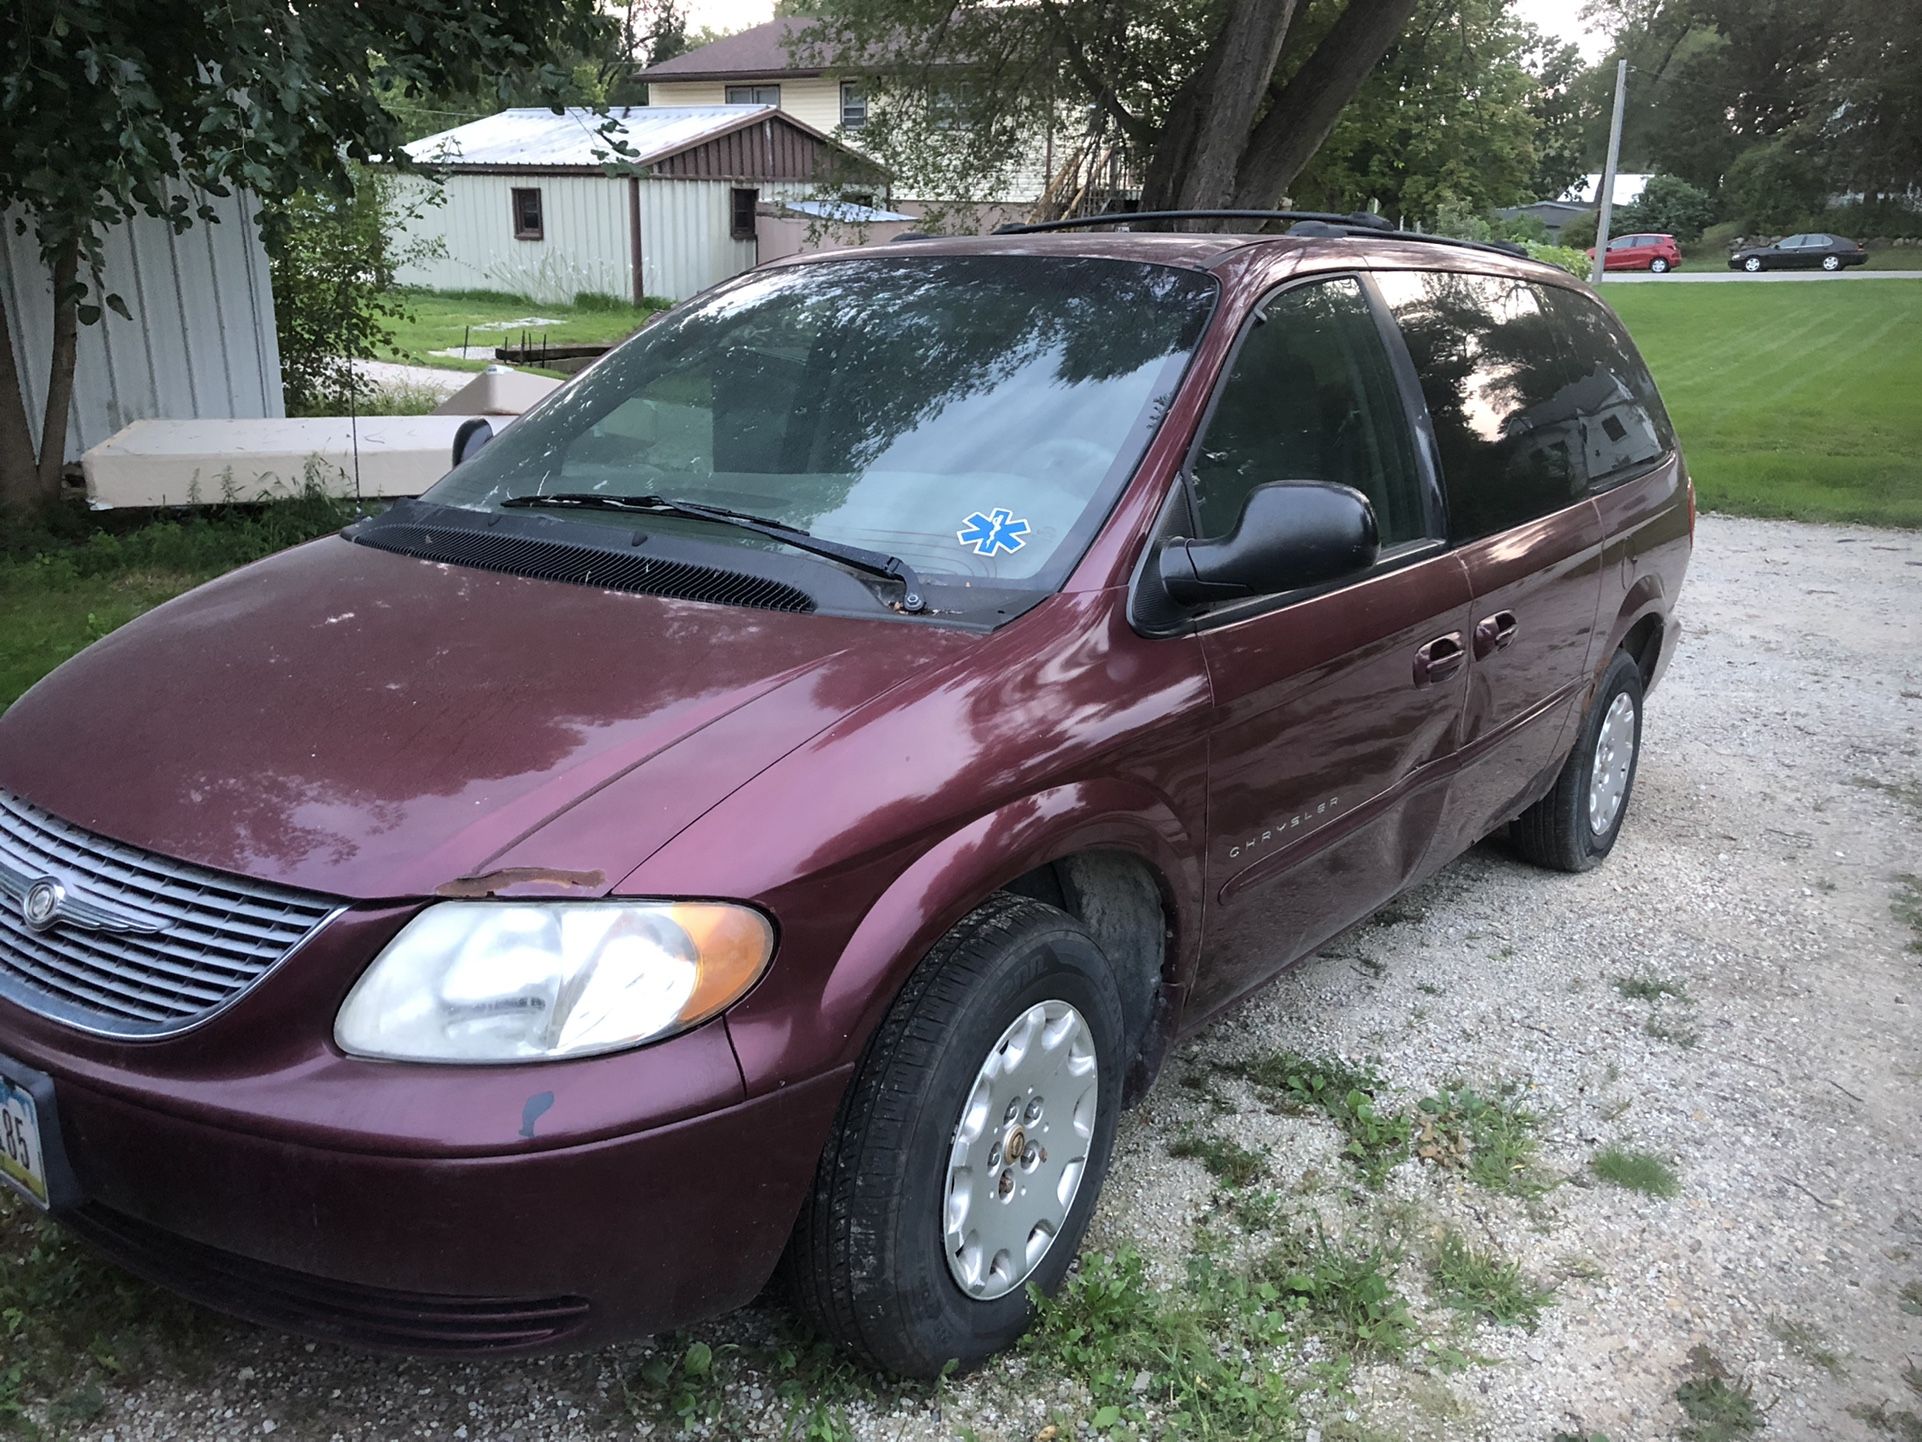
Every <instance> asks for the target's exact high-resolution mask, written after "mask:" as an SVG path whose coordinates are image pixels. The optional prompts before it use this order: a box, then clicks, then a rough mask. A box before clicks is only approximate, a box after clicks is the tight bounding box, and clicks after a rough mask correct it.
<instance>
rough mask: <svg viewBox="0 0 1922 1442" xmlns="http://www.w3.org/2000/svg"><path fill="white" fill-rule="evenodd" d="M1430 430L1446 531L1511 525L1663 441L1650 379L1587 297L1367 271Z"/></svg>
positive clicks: (1493, 280) (1460, 533)
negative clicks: (1405, 356)
mask: <svg viewBox="0 0 1922 1442" xmlns="http://www.w3.org/2000/svg"><path fill="white" fill-rule="evenodd" d="M1376 280H1377V282H1378V283H1379V284H1380V286H1381V289H1382V293H1383V295H1384V296H1385V297H1386V298H1387V300H1388V303H1389V306H1390V307H1391V308H1392V309H1393V311H1394V313H1395V318H1396V319H1397V320H1398V321H1399V322H1400V323H1401V327H1402V333H1403V334H1404V335H1405V336H1406V337H1407V339H1408V346H1409V351H1410V354H1411V355H1412V356H1413V359H1414V362H1415V368H1416V371H1417V372H1418V373H1419V375H1420V377H1421V386H1422V395H1423V398H1424V399H1425V400H1426V402H1427V404H1428V413H1429V416H1430V418H1431V419H1432V420H1433V422H1434V427H1435V438H1436V441H1437V443H1438V445H1439V447H1440V451H1441V463H1442V474H1443V481H1444V483H1445V485H1446V488H1447V493H1448V516H1449V526H1448V528H1449V534H1450V536H1451V537H1452V538H1453V539H1455V540H1458V541H1466V540H1473V539H1475V538H1477V537H1480V536H1487V535H1492V534H1494V533H1495V532H1497V531H1506V530H1510V529H1512V528H1513V527H1515V526H1519V525H1524V524H1526V523H1527V522H1529V521H1532V520H1534V519H1536V518H1537V517H1540V516H1545V515H1547V514H1549V513H1550V512H1552V511H1556V510H1560V509H1561V508H1562V507H1564V506H1567V505H1569V504H1571V503H1573V502H1574V501H1576V500H1578V499H1579V498H1580V497H1581V496H1583V495H1584V494H1586V493H1587V491H1588V490H1589V488H1590V487H1592V486H1603V485H1608V484H1611V483H1613V482H1614V481H1617V480H1620V479H1622V478H1624V477H1626V476H1628V475H1632V474H1634V473H1635V472H1636V471H1638V470H1642V469H1646V468H1647V467H1648V466H1649V465H1651V464H1653V463H1654V462H1655V461H1656V460H1658V459H1660V458H1661V456H1662V455H1664V454H1665V453H1666V452H1667V451H1668V450H1669V449H1670V448H1671V447H1672V446H1673V444H1674V439H1673V436H1672V434H1671V432H1670V430H1669V424H1668V416H1667V414H1666V412H1664V411H1663V409H1662V403H1661V399H1660V397H1659V396H1658V395H1657V394H1656V391H1655V383H1654V382H1653V381H1652V380H1651V379H1650V378H1649V374H1648V369H1647V367H1646V366H1644V365H1643V364H1642V359H1641V357H1640V356H1639V355H1637V354H1636V352H1635V347H1634V345H1633V344H1632V343H1631V342H1630V341H1629V339H1628V337H1627V335H1626V334H1625V333H1624V332H1623V331H1622V328H1621V323H1620V322H1619V321H1617V320H1616V319H1615V317H1614V315H1613V314H1611V313H1610V312H1609V310H1608V309H1607V308H1606V307H1605V306H1603V305H1602V304H1601V303H1600V302H1599V301H1595V300H1592V299H1590V298H1589V297H1587V296H1585V295H1582V294H1580V293H1579V292H1576V291H1571V290H1564V289H1562V288H1561V287H1559V286H1543V285H1534V284H1531V283H1529V282H1526V281H1519V280H1510V279H1507V278H1504V277H1500V276H1485V275H1457V274H1450V273H1446V272H1433V271H1431V272H1423V273H1413V272H1395V273H1380V274H1377V276H1376Z"/></svg>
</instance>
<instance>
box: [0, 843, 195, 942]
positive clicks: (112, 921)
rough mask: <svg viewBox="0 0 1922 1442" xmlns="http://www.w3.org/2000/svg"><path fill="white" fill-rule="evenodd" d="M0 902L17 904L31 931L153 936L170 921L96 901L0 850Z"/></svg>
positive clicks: (7, 904) (114, 903)
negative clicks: (58, 928) (74, 930)
mask: <svg viewBox="0 0 1922 1442" xmlns="http://www.w3.org/2000/svg"><path fill="white" fill-rule="evenodd" d="M0 905H3V906H6V907H8V908H18V913H19V916H20V920H21V921H23V922H25V923H26V925H27V929H28V930H29V931H34V932H45V931H52V930H53V929H54V928H55V927H56V926H76V927H79V928H80V929H81V930H82V931H105V932H114V933H118V934H119V935H121V936H154V935H157V934H158V933H160V932H163V931H165V930H166V929H167V928H168V927H169V926H170V925H172V923H171V922H170V921H169V920H168V919H167V918H166V917H165V916H156V915H154V914H153V913H152V912H150V911H135V910H133V909H132V908H130V907H122V906H121V905H119V904H118V903H117V902H107V901H95V900H94V899H93V898H92V897H91V896H89V895H87V894H86V893H85V892H84V891H81V892H75V891H74V890H72V889H71V888H69V887H68V886H67V884H66V883H65V882H64V881H61V880H60V879H59V878H58V877H54V876H45V875H41V874H39V873H37V872H35V871H29V870H27V868H25V867H23V866H21V865H19V864H18V863H17V862H15V861H14V860H13V859H12V858H10V857H8V856H7V854H6V853H5V852H0ZM7 924H8V925H11V923H7Z"/></svg>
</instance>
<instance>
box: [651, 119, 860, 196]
mask: <svg viewBox="0 0 1922 1442" xmlns="http://www.w3.org/2000/svg"><path fill="white" fill-rule="evenodd" d="M837 162H838V165H837ZM836 169H839V170H842V171H846V172H848V173H849V174H850V175H851V174H853V173H854V172H855V171H857V170H864V169H872V167H869V166H864V165H863V164H862V163H861V162H859V161H857V160H855V159H854V158H853V157H852V156H841V155H839V154H837V153H836V152H834V151H832V150H830V149H829V148H828V147H827V146H825V145H823V144H822V143H821V142H820V141H818V140H816V139H815V138H814V137H813V136H812V135H809V134H808V133H807V132H806V131H805V130H797V129H795V128H794V127H793V126H792V125H790V124H788V123H787V122H786V121H784V120H779V119H776V118H774V117H772V116H770V117H768V118H767V119H765V120H758V121H756V122H755V123H754V124H752V125H744V126H742V127H741V128H740V129H739V130H730V131H729V132H728V133H727V134H725V135H717V136H715V137H714V139H712V140H710V141H708V142H707V143H706V144H704V145H695V146H690V147H689V148H688V149H686V150H683V151H680V152H679V153H678V154H675V155H670V156H667V157H666V158H665V159H663V160H658V161H656V162H655V163H654V164H653V165H652V166H650V167H649V170H650V171H651V173H653V174H655V175H663V176H669V177H671V178H673V179H676V180H740V181H750V180H814V179H816V178H819V177H825V176H826V175H827V174H828V173H829V172H830V171H832V170H836Z"/></svg>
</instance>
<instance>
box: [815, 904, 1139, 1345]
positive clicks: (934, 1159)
mask: <svg viewBox="0 0 1922 1442" xmlns="http://www.w3.org/2000/svg"><path fill="white" fill-rule="evenodd" d="M1037 1017H1038V1018H1039V1019H1040V1020H1039V1023H1038V1025H1039V1027H1040V1029H1039V1030H1035V1029H1033V1026H1034V1025H1035V1024H1036V1023H1034V1020H1033V1019H1035V1018H1037ZM1024 1027H1029V1029H1028V1030H1026V1031H1024V1030H1023V1028H1024ZM1077 1027H1078V1028H1079V1029H1078V1030H1075V1029H1074V1028H1077ZM1057 1029H1061V1030H1057ZM1123 1035H1124V1032H1123V1026H1122V1014H1121V996H1120V993H1119V990H1118V989H1117V987H1116V985H1115V980H1114V974H1113V971H1112V969H1111V968H1110V967H1109V965H1108V962H1107V960H1106V958H1105V957H1103V955H1102V954H1101V951H1100V949H1099V948H1098V947H1097V946H1096V945H1095V942H1094V939H1093V938H1092V937H1091V936H1089V935H1088V933H1087V931H1086V930H1085V929H1084V928H1083V927H1082V926H1081V925H1080V923H1078V922H1077V921H1075V919H1074V918H1073V917H1071V916H1069V915H1068V914H1067V913H1066V912H1063V911H1060V910H1058V909H1057V908H1055V907H1052V906H1048V905H1046V904H1045V903H1042V902H1039V901H1034V900H1032V899H1030V898H1027V897H1021V896H1012V895H1005V894H1003V895H997V896H994V897H992V898H990V899H989V900H988V901H987V902H986V903H985V904H983V905H982V907H981V908H980V909H979V910H977V911H975V912H973V913H972V914H970V915H969V916H968V917H966V918H965V919H963V920H962V921H961V922H960V923H959V924H958V925H957V926H956V927H955V928H954V929H953V930H952V931H950V932H949V933H948V934H947V935H946V936H944V937H943V938H942V939H941V940H940V941H939V942H938V943H937V944H936V945H935V947H934V949H933V950H932V951H930V952H929V953H928V955H927V956H926V957H925V958H924V959H923V960H922V961H921V963H920V965H919V966H917V967H916V968H915V969H914V971H913V973H912V974H911V975H910V976H909V977H908V980H907V984H906V985H905V986H904V987H903V988H902V989H901V994H900V996H899V997H897V998H896V999H895V1002H894V1005H893V1007H892V1008H891V1009H890V1010H889V1012H888V1015H887V1018H886V1020H884V1021H883V1022H882V1023H881V1027H880V1030H879V1031H878V1032H876V1034H875V1036H874V1039H873V1041H872V1042H870V1043H869V1046H868V1049H867V1053H866V1055H865V1056H864V1057H863V1058H862V1060H861V1064H860V1065H859V1067H857V1068H856V1070H855V1074H854V1079H853V1080H852V1082H850V1084H849V1086H848V1092H847V1095H846V1097H844V1098H843V1100H842V1103H841V1110H840V1113H839V1115H838V1116H837V1117H836V1119H835V1126H834V1133H833V1136H832V1138H831V1139H830V1141H829V1143H828V1147H827V1150H826V1152H825V1153H824V1154H823V1155H822V1158H821V1163H820V1166H819V1168H818V1170H817V1172H816V1174H815V1180H814V1187H813V1190H812V1192H811V1193H810V1195H809V1197H808V1199H807V1202H806V1204H805V1205H804V1206H803V1208H802V1212H801V1217H800V1220H799V1221H798V1222H797V1223H796V1225H795V1229H794V1235H793V1237H792V1239H791V1240H790V1241H789V1243H788V1249H787V1255H786V1256H785V1258H784V1259H783V1263H782V1266H783V1272H784V1274H785V1278H786V1281H787V1284H788V1287H789V1290H790V1292H791V1295H792V1297H793V1300H794V1303H795V1305H796V1307H797V1309H798V1310H799V1311H800V1312H801V1314H802V1315H803V1316H804V1317H805V1318H806V1319H807V1320H808V1321H809V1322H811V1323H812V1324H813V1325H814V1326H815V1327H816V1328H817V1329H818V1330H820V1331H821V1332H822V1333H824V1334H825V1335H827V1336H829V1337H832V1338H833V1339H835V1340H836V1341H838V1342H840V1343H841V1344H842V1345H843V1346H845V1347H847V1348H848V1349H849V1350H851V1351H853V1352H854V1353H856V1354H857V1355H858V1356H860V1357H861V1358H863V1359H864V1360H866V1361H867V1362H868V1363H869V1364H871V1365H872V1366H875V1367H877V1368H880V1369H882V1370H885V1371H890V1372H895V1373H899V1374H901V1375H904V1376H909V1377H936V1376H939V1375H940V1374H941V1372H942V1370H943V1368H944V1367H945V1366H946V1365H947V1364H948V1363H950V1362H955V1363H958V1364H959V1367H960V1369H961V1370H966V1369H967V1368H969V1367H972V1366H974V1365H976V1364H977V1363H979V1362H981V1361H983V1360H985V1359H986V1358H988V1357H990V1356H992V1355H993V1354H994V1353H996V1352H998V1351H1000V1350H1002V1349H1003V1348H1005V1347H1007V1346H1009V1345H1010V1344H1011V1343H1013V1342H1014V1341H1015V1340H1016V1339H1017V1338H1019V1337H1020V1336H1021V1334H1022V1333H1023V1332H1024V1331H1026V1330H1027V1327H1028V1324H1029V1322H1030V1321H1031V1320H1032V1315H1033V1307H1032V1305H1031V1304H1030V1302H1029V1300H1028V1288H1029V1287H1030V1286H1032V1287H1036V1288H1038V1289H1039V1290H1040V1291H1041V1292H1043V1293H1044V1294H1046V1293H1051V1292H1053V1291H1054V1290H1055V1289H1056V1288H1057V1287H1058V1286H1059V1285H1060V1284H1061V1281H1062V1279H1063V1278H1064V1277H1065V1276H1066V1274H1067V1271H1068V1268H1069V1266H1070V1265H1071V1264H1072V1263H1073V1261H1074V1257H1075V1252H1076V1250H1077V1248H1078V1247H1079V1246H1080V1243H1081V1237H1082V1234H1083V1233H1084V1232H1085V1231H1086V1230H1087V1225H1088V1219H1089V1217H1090V1216H1091V1215H1092V1214H1093V1212H1094V1206H1095V1199H1096V1197H1097V1196H1098V1195H1099V1193H1100V1191H1101V1183H1102V1181H1103V1179H1104V1178H1105V1176H1106V1174H1107V1169H1108V1160H1109V1156H1110V1154H1111V1152H1112V1150H1113V1147H1114V1133H1115V1120H1116V1117H1117V1116H1118V1114H1119V1113H1120V1110H1121V1082H1122V1073H1123V1072H1124V1071H1125V1070H1126V1067H1127V1061H1128V1059H1127V1057H1126V1056H1124V1055H1123V1047H1122V1037H1123ZM1024 1037H1025V1038H1028V1040H1027V1041H1026V1042H1025V1043H1023V1042H1022V1041H1021V1038H1024ZM1050 1037H1054V1038H1055V1043H1054V1044H1055V1046H1056V1047H1057V1051H1056V1052H1055V1053H1052V1054H1050V1053H1047V1052H1046V1051H1045V1050H1044V1048H1045V1047H1046V1046H1047V1045H1048V1044H1049V1038H1050ZM1084 1042H1085V1045H1084ZM1021 1046H1024V1047H1025V1050H1017V1047H1021ZM1071 1052H1072V1054H1071ZM1090 1055H1091V1056H1092V1061H1093V1067H1092V1075H1090V1074H1089V1068H1088V1065H1087V1062H1088V1058H1089V1056H1090ZM1024 1056H1025V1057H1026V1058H1028V1059H1027V1060H1022V1059H1021V1058H1022V1057H1024ZM1050 1066H1052V1067H1053V1070H1052V1071H1051V1070H1050V1069H1049V1068H1050ZM1024 1067H1025V1068H1027V1069H1026V1070H1025V1071H1024V1070H1023V1068H1024ZM1077 1067H1078V1068H1079V1070H1077V1069H1076V1068H1077ZM1024 1081H1025V1082H1027V1083H1029V1085H1027V1087H1026V1090H1023V1089H1022V1084H1023V1082H1024ZM1010 1088H1012V1090H1010ZM984 1089H985V1090H984ZM1003 1091H1007V1092H1008V1096H1002V1095H1001V1094H1000V1093H1001V1092H1003ZM1043 1092H1045V1093H1048V1095H1047V1096H1045V1097H1044V1096H1043V1095H1042V1093H1043ZM1011 1098H1012V1100H1010V1099H1011ZM1009 1105H1014V1106H1016V1107H1017V1108H1018V1110H1017V1114H1016V1117H1015V1119H1014V1120H1013V1121H1010V1120H1009V1119H1008V1117H1007V1115H1006V1108H1007V1106H1009ZM1088 1111H1091V1112H1092V1116H1087V1115H1086V1112H1088ZM988 1112H992V1113H993V1115H991V1116H990V1115H987V1113H988ZM1017 1134H1020V1136H1019V1139H1018V1140H1011V1139H1014V1138H1016V1137H1017ZM1006 1146H1015V1147H1021V1148H1022V1149H1023V1155H1022V1158H1018V1159H1017V1164H1016V1165H1012V1166H1011V1165H1007V1157H1005V1156H1003V1152H1002V1149H1003V1147H1006ZM1050 1146H1052V1147H1054V1149H1055V1154H1054V1156H1053V1157H1052V1158H1051V1157H1050V1156H1049V1148H1050ZM1010 1155H1012V1153H1010ZM1077 1157H1078V1158H1079V1160H1078V1161H1077ZM1077 1168H1078V1169H1077ZM1070 1172H1073V1173H1074V1175H1073V1177H1072V1179H1070V1177H1069V1173H1070ZM1004 1174H1005V1175H1006V1177H1007V1178H1008V1181H1007V1183H1006V1185H1005V1186H1004V1185H1003V1184H1002V1177H1003V1175H1004ZM1030 1183H1031V1184H1032V1192H1033V1196H1032V1198H1030V1187H1029V1184H1030ZM977 1187H979V1188H983V1189H984V1190H979V1191H977V1190H976V1188H977ZM1063 1193H1065V1194H1066V1197H1067V1200H1066V1201H1065V1202H1064V1201H1062V1200H1061V1197H1062V1194H1063ZM1049 1228H1052V1230H1051V1231H1049V1230H1048V1229H1049ZM970 1229H973V1230H970ZM997 1229H998V1232H999V1233H1000V1234H1003V1240H1006V1239H1007V1237H1008V1235H1010V1234H1018V1236H1019V1237H1020V1238H1024V1239H1025V1240H1024V1241H1020V1242H1017V1243H1016V1244H1015V1245H1014V1246H1012V1247H1010V1248H999V1246H998V1243H997V1242H996V1241H995V1240H994V1237H993V1235H991V1234H992V1233H994V1232H995V1231H996V1230H997ZM957 1234H960V1235H963V1237H964V1244H962V1245H956V1244H955V1243H953V1242H952V1240H951V1239H952V1238H953V1237H955V1236H956V1235H957ZM970 1236H983V1237H986V1238H987V1240H986V1241H985V1243H982V1242H974V1243H967V1242H966V1241H965V1239H966V1238H967V1237H970ZM1021 1246H1026V1247H1027V1248H1028V1251H1029V1253H1030V1254H1032V1253H1034V1252H1035V1250H1036V1249H1037V1248H1039V1255H1038V1257H1034V1258H1033V1260H1032V1261H1030V1258H1029V1257H1028V1256H1019V1257H1017V1256H1015V1255H1013V1253H1014V1252H1016V1251H1019V1249H1020V1247H1021ZM1003 1257H1004V1258H1007V1262H1006V1264H1005V1265H1003V1266H1001V1268H1000V1269H999V1271H998V1272H995V1271H993V1270H992V1268H991V1267H990V1265H989V1264H990V1262H991V1261H992V1259H994V1258H1003ZM970 1268H972V1272H970ZM964 1274H969V1275H972V1276H973V1277H974V1278H975V1281H974V1283H973V1286H974V1294H973V1295H970V1293H969V1292H968V1291H964V1290H963V1283H962V1281H961V1277H962V1276H963V1275H964Z"/></svg>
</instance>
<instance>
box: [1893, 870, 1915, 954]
mask: <svg viewBox="0 0 1922 1442" xmlns="http://www.w3.org/2000/svg"><path fill="white" fill-rule="evenodd" d="M1889 909H1890V910H1891V911H1893V912H1894V913H1895V919H1896V920H1897V921H1899V922H1901V923H1902V924H1903V925H1904V926H1906V927H1907V928H1908V929H1909V933H1910V934H1909V950H1910V951H1913V952H1916V953H1918V954H1922V876H1911V875H1909V874H1908V873H1907V872H1904V873H1903V874H1902V875H1900V876H1898V877H1896V878H1895V899H1894V900H1893V901H1891V902H1890V903H1889Z"/></svg>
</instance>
